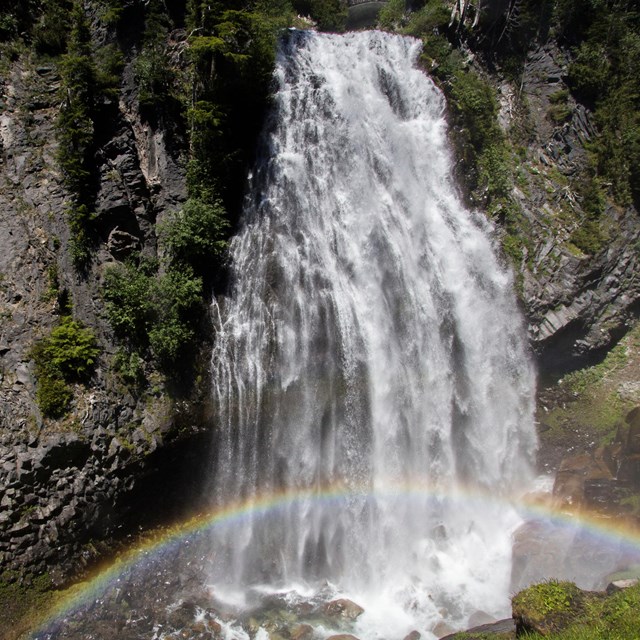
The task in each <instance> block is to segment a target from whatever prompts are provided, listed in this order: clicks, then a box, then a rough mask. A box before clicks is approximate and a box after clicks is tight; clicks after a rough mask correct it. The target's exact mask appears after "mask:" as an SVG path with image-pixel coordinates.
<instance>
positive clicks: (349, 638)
mask: <svg viewBox="0 0 640 640" xmlns="http://www.w3.org/2000/svg"><path fill="white" fill-rule="evenodd" d="M327 640H360V639H359V638H357V637H356V636H353V635H351V634H350V633H338V634H336V635H334V636H329V637H328V638H327Z"/></svg>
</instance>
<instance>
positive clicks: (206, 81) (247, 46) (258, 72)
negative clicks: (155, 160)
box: [187, 0, 292, 211]
mask: <svg viewBox="0 0 640 640" xmlns="http://www.w3.org/2000/svg"><path fill="white" fill-rule="evenodd" d="M235 6H236V7H238V8H234V9H230V8H228V5H227V6H223V4H222V3H213V4H210V3H204V2H200V1H198V0H194V2H193V3H192V6H191V11H190V19H189V23H190V24H189V28H190V29H191V31H192V34H193V35H192V36H191V38H190V39H189V59H190V63H191V69H192V78H193V84H192V89H191V95H190V100H189V105H188V108H187V120H188V124H189V139H190V145H191V161H190V164H189V172H188V186H189V195H190V196H191V197H192V198H197V199H199V200H202V201H204V202H206V203H207V204H208V205H211V206H217V201H218V200H222V201H223V203H224V205H225V207H226V209H227V210H232V211H236V210H237V209H238V208H239V206H240V203H241V201H242V195H243V191H244V186H245V177H246V172H247V169H248V166H249V165H250V164H251V162H252V161H253V154H254V152H255V145H256V140H257V138H258V135H259V132H260V129H261V126H262V122H263V119H264V112H265V110H266V107H267V105H268V103H269V97H270V90H271V80H272V73H273V67H274V63H275V51H276V41H277V36H278V33H279V32H280V30H281V29H282V28H284V27H285V26H287V25H288V24H289V21H290V19H291V15H292V12H291V10H290V5H289V3H288V2H284V0H262V1H259V2H255V3H250V2H242V1H239V2H237V3H236V5H235Z"/></svg>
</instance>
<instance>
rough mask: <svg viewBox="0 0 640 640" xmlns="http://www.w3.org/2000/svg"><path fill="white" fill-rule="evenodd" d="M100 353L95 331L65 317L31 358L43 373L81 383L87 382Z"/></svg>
mask: <svg viewBox="0 0 640 640" xmlns="http://www.w3.org/2000/svg"><path fill="white" fill-rule="evenodd" d="M99 353H100V349H99V347H98V345H97V343H96V337H95V335H94V333H93V331H91V329H85V328H84V327H82V325H80V324H79V323H78V322H76V321H75V320H73V319H72V318H71V317H70V316H65V317H63V318H61V320H60V323H59V324H58V325H57V326H56V327H54V328H53V330H52V331H51V334H50V335H49V336H48V337H46V338H43V339H41V340H39V341H38V342H37V343H36V345H35V346H34V348H33V350H32V357H33V358H34V361H35V363H36V369H37V370H38V371H40V372H41V373H44V374H47V375H52V376H55V375H59V376H60V377H61V378H62V379H64V380H66V381H69V382H71V381H78V382H80V381H86V380H87V379H88V377H89V374H90V373H91V371H92V370H93V367H94V365H95V362H96V358H97V357H98V354H99Z"/></svg>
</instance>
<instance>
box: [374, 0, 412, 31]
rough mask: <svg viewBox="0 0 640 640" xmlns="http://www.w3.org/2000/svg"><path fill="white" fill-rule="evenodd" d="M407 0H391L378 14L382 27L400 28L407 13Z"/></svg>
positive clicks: (379, 23) (380, 26) (379, 25)
mask: <svg viewBox="0 0 640 640" xmlns="http://www.w3.org/2000/svg"><path fill="white" fill-rule="evenodd" d="M405 4H406V3H405V0H389V2H387V4H386V5H384V7H382V9H380V13H379V14H378V27H379V28H380V29H391V30H394V31H396V30H399V29H400V27H401V26H402V23H403V21H404V18H405V15H406V11H405V9H406V7H405Z"/></svg>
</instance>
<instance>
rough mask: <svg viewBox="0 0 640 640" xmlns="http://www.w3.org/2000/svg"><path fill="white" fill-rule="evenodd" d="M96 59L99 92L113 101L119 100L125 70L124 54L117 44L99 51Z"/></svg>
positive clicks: (106, 46)
mask: <svg viewBox="0 0 640 640" xmlns="http://www.w3.org/2000/svg"><path fill="white" fill-rule="evenodd" d="M96 59H97V64H96V82H97V86H98V90H99V92H100V93H101V94H102V95H103V96H105V97H107V98H110V99H111V100H117V99H118V95H119V90H120V80H121V77H122V71H123V70H124V54H123V53H122V51H120V49H118V47H117V46H116V45H115V44H108V45H105V46H104V47H101V48H100V49H99V51H98V53H97V55H96Z"/></svg>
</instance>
